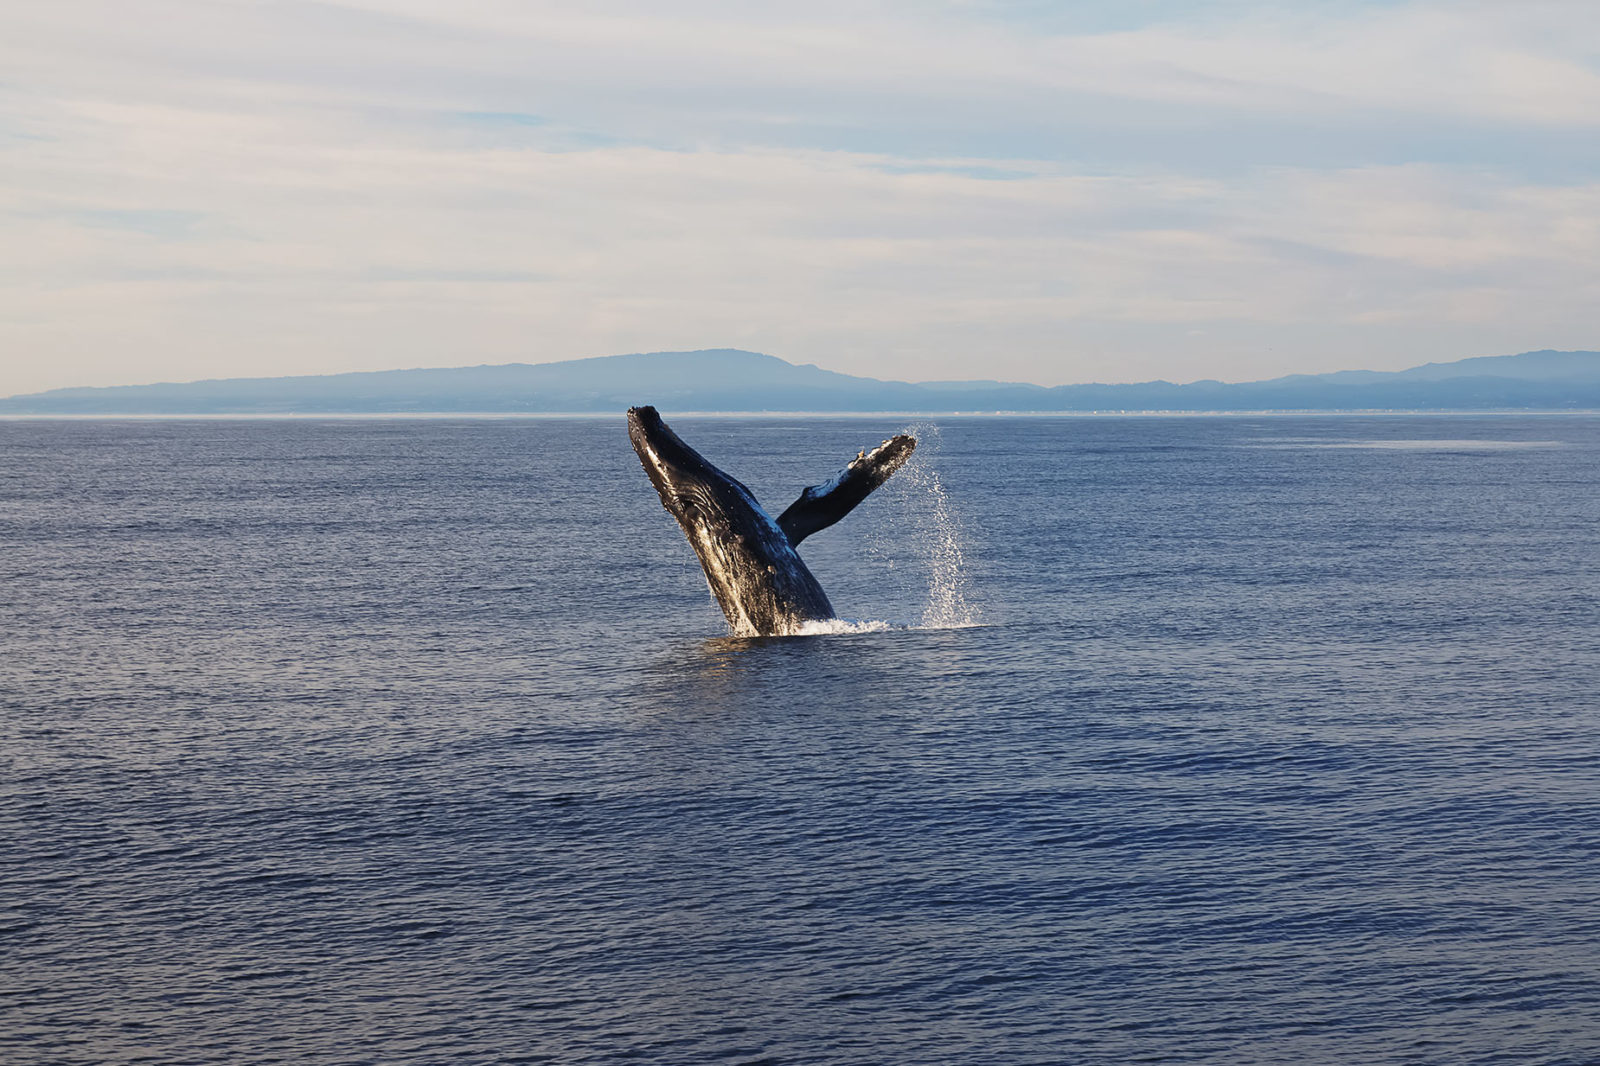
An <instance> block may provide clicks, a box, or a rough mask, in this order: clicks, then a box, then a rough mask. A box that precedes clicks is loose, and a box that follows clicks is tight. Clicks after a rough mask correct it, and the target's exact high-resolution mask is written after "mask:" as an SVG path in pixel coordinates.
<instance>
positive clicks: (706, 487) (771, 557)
mask: <svg viewBox="0 0 1600 1066" xmlns="http://www.w3.org/2000/svg"><path fill="white" fill-rule="evenodd" d="M628 438H629V439H630V440H631V441H632V442H633V450H634V451H635V452H637V453H638V454H639V462H640V463H641V464H643V466H644V472H645V473H646V474H648V475H649V477H650V483H651V484H652V485H654V486H655V487H656V492H657V493H658V494H659V495H660V496H661V506H663V507H665V508H666V509H667V512H668V513H669V514H671V515H672V517H673V518H676V519H677V520H678V524H679V525H680V526H682V527H683V533H684V536H686V537H688V538H689V543H690V544H691V545H693V546H694V550H695V554H696V555H698V556H699V557H700V565H701V567H703V568H704V569H705V572H706V584H707V585H709V586H711V595H712V596H714V597H715V598H716V601H717V605H718V606H720V607H721V608H722V613H723V614H724V615H726V616H727V618H728V626H729V628H731V629H732V630H733V633H734V635H735V636H740V637H770V636H788V635H791V634H794V633H798V632H800V629H801V627H802V626H804V625H805V623H807V622H813V621H826V620H827V619H830V618H833V617H834V613H833V605H832V604H830V603H829V602H828V597H827V594H826V593H824V592H823V591H822V586H821V585H819V584H817V579H816V578H815V577H813V576H811V571H810V570H808V569H806V564H805V563H803V562H801V561H800V556H799V554H798V553H797V552H796V551H795V548H796V547H798V546H799V544H800V542H801V541H802V540H804V539H805V538H807V537H809V536H810V535H811V534H813V533H816V532H817V531H819V530H823V529H826V528H828V527H829V526H831V525H833V524H834V523H835V522H837V521H839V519H841V518H843V517H844V516H845V515H847V514H849V513H850V512H851V511H852V510H854V509H855V506H856V505H857V504H858V503H860V502H861V501H862V500H864V499H866V498H867V496H868V495H870V494H871V493H872V490H873V489H876V488H877V487H878V486H879V485H882V484H883V483H884V482H885V481H887V480H889V475H891V474H893V473H894V472H895V471H896V470H898V469H900V467H901V465H903V464H904V463H905V461H906V460H907V459H909V458H911V452H912V450H913V449H915V448H916V446H917V442H916V440H915V439H913V438H912V437H909V436H906V435H904V434H902V435H900V436H898V437H891V438H889V439H888V440H886V441H884V442H883V443H882V444H880V445H878V446H877V447H876V448H873V449H872V450H871V451H862V452H859V453H857V455H856V457H855V458H854V459H852V460H851V461H850V462H849V463H848V464H847V465H846V466H845V468H844V469H843V470H841V471H839V473H838V474H837V475H835V476H834V477H833V479H832V480H830V481H828V482H826V483H824V484H821V485H813V486H811V487H810V488H808V489H806V490H805V491H803V492H802V493H800V498H799V499H798V500H796V501H794V503H792V504H790V505H789V507H788V509H787V510H785V511H784V512H783V513H782V514H781V515H779V516H778V517H777V519H776V520H774V519H773V518H772V517H771V516H770V515H768V514H767V512H766V511H765V510H763V509H762V507H761V504H760V503H758V502H757V501H756V497H755V494H754V493H752V492H751V491H750V490H749V489H747V488H745V487H744V485H743V484H741V483H740V482H739V481H738V480H737V479H735V478H733V477H731V476H729V475H728V474H726V473H724V472H723V471H721V470H719V469H717V468H716V467H715V466H713V465H712V464H711V463H709V462H707V461H706V460H705V458H704V457H703V456H701V455H700V453H699V452H697V451H695V450H694V449H693V448H691V447H689V446H688V445H687V444H685V443H684V442H683V440H682V439H681V438H680V437H679V436H678V435H677V434H676V433H674V432H672V430H671V429H670V428H668V426H667V424H666V423H665V422H663V421H662V420H661V416H660V415H659V414H657V413H656V409H655V408H654V407H632V408H629V409H628Z"/></svg>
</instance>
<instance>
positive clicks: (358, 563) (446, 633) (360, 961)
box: [0, 397, 1600, 1066]
mask: <svg viewBox="0 0 1600 1066" xmlns="http://www.w3.org/2000/svg"><path fill="white" fill-rule="evenodd" d="M649 399H650V398H649V397H644V398H642V400H645V401H648V400H649ZM663 413H664V414H665V415H666V417H667V419H668V421H669V422H671V423H672V425H673V426H674V428H675V429H676V430H677V431H678V432H679V433H680V434H681V435H682V436H683V437H684V438H685V439H686V440H688V441H689V443H691V444H692V445H694V446H695V447H697V448H698V449H700V450H701V451H702V452H703V453H704V454H705V455H706V456H707V457H708V458H710V459H711V460H712V461H714V462H716V463H718V464H719V465H721V466H722V467H723V468H724V469H726V470H728V471H729V472H730V473H732V474H734V475H735V476H736V477H739V478H740V479H741V480H743V481H744V482H745V483H746V484H748V485H749V486H750V487H751V488H752V489H753V490H754V491H755V493H756V495H757V496H758V497H759V498H761V499H762V500H763V502H764V503H765V504H766V505H767V508H768V510H769V511H771V512H772V513H774V514H776V513H777V512H778V511H780V510H781V509H782V508H783V507H784V506H785V505H786V504H788V503H789V502H790V501H791V500H792V499H793V498H794V497H795V496H796V495H797V494H798V491H799V489H800V488H801V487H802V486H804V485H808V484H813V483H816V482H819V481H822V480H824V479H826V478H827V477H828V476H830V475H831V474H833V473H834V472H835V471H836V470H837V469H838V468H839V467H840V466H841V465H842V464H843V462H844V461H845V460H846V459H848V458H849V457H850V456H852V455H854V454H855V453H856V451H857V450H858V449H860V448H862V447H864V446H871V445H874V444H876V443H877V442H878V441H880V440H882V439H883V438H885V437H887V436H889V435H890V434H891V433H894V432H898V431H901V430H904V429H907V428H910V430H911V431H912V432H914V433H916V434H917V435H918V437H919V438H920V439H921V441H922V446H921V447H920V448H919V450H918V454H917V457H916V458H915V459H914V460H913V462H912V464H911V465H909V466H908V467H907V468H906V469H904V470H903V471H901V473H900V474H898V475H896V477H895V478H894V479H893V480H892V481H891V482H890V483H889V484H888V485H887V486H885V487H884V488H883V489H882V490H881V491H880V492H879V493H878V494H877V495H876V496H874V497H873V498H871V499H869V500H868V501H867V502H866V503H864V504H863V505H862V506H861V507H860V508H859V509H858V510H857V511H856V512H855V513H854V514H853V515H851V516H850V517H849V518H848V519H846V520H845V521H844V522H842V523H841V524H840V525H838V526H835V527H833V528H832V529H829V530H826V531H824V532H822V533H819V534H817V535H816V536H815V537H813V538H811V539H810V540H808V541H807V542H806V543H805V544H804V546H803V548H802V552H801V553H802V555H803V556H804V557H805V558H806V560H807V562H808V563H809V565H810V566H811V568H812V570H813V571H814V572H815V573H816V575H817V577H818V579H819V580H820V582H821V584H822V586H823V588H824V589H826V590H827V592H828V594H829V597H830V599H831V600H832V602H833V604H834V607H835V608H836V609H837V610H838V611H839V612H840V614H841V615H842V616H843V618H844V619H845V621H843V622H840V623H838V624H835V625H832V626H828V627H824V628H826V629H828V630H829V631H828V632H822V633H819V634H817V635H813V636H802V637H791V638H782V639H751V640H736V639H732V638H729V637H728V636H726V635H725V634H726V629H725V626H724V623H723V620H722V617H721V615H720V613H719V612H718V611H717V609H716V607H715V605H714V603H713V602H712V600H711V598H710V596H709V595H708V593H707V589H706V585H705V581H704V579H703V577H702V575H701V573H700V570H699V567H698V564H697V562H696V560H695V557H694V555H693V553H692V551H691V550H690V548H689V546H688V544H687V543H686V542H685V540H684V538H683V536H682V534H681V533H680V531H679V530H678V527H677V526H676V524H675V523H674V522H673V520H672V519H671V517H670V516H668V515H667V514H666V512H665V511H663V510H662V508H661V506H660V503H659V501H658V500H657V499H656V497H655V493H654V492H653V490H652V489H651V487H650V484H649V483H648V481H647V480H646V479H645V476H644V474H643V472H642V471H641V470H640V468H639V465H638V462H637V460H636V459H635V457H634V455H633V453H632V451H631V450H630V448H629V445H628V440H627V435H626V431H625V427H624V423H623V419H622V417H621V415H620V413H619V414H618V415H617V416H616V417H615V418H607V419H486V420H428V419H395V420H381V419H367V420H343V421H341V420H277V421H274V420H231V421H230V420H205V421H162V420H149V421H93V420H89V421H0V604H3V609H0V645H3V657H0V739H3V747H0V1061H4V1062H5V1063H7V1064H13V1066H32V1064H44V1063H52V1064H55V1063H60V1064H102V1063H136V1062H148V1063H163V1064H181V1063H229V1064H265V1063H295V1064H305V1063H374V1064H394V1063H560V1064H590V1063H613V1062H629V1061H632V1062H643V1063H652V1064H655V1063H661V1064H678V1063H682V1064H700V1063H713V1062H726V1063H746V1064H756V1063H770V1064H780V1063H781V1064H856V1063H860V1064H930V1066H934V1064H939V1066H945V1064H952V1063H960V1064H968V1063H1004V1064H1047V1063H1049V1064H1054V1063H1096V1064H1097V1063H1107V1064H1112V1063H1114V1064H1127V1063H1141V1062H1148V1063H1216V1064H1228V1066H1238V1064H1247V1063H1295V1064H1314V1063H1330V1064H1332V1063H1338V1064H1351V1063H1361V1064H1386V1063H1429V1064H1433V1063H1438V1064H1451V1066H1460V1064H1472V1063H1502V1062H1516V1063H1519V1064H1529V1063H1541V1064H1572V1066H1579V1064H1594V1063H1597V1062H1600V695H1597V694H1600V492H1597V490H1596V488H1597V487H1596V480H1597V473H1600V418H1597V417H1592V416H1581V415H1574V416H1522V417H1514V416H1489V415H1484V416H1425V417H1424V416H1400V415H1385V416H1328V417H1294V416H1226V417H1126V418H1122V417H1080V418H1049V417H1041V418H998V417H997V418H944V419H927V420H923V421H921V422H915V423H913V422H908V421H907V420H906V419H904V418H894V417H882V418H870V417H862V418H841V419H832V418H790V417H783V418H777V417H774V418H679V417H674V416H673V414H672V412H671V411H670V410H667V411H664V412H663Z"/></svg>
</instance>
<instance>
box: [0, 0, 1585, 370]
mask: <svg viewBox="0 0 1600 1066" xmlns="http://www.w3.org/2000/svg"><path fill="white" fill-rule="evenodd" d="M1597 308H1600V4H1596V3H1594V2H1593V0H1550V2H1546V0H1517V2H1515V3H1509V2H1505V0H1495V2H1490V3H1478V2H1474V0H1455V2H1448V3H1438V2H1418V3H1406V2H1376V0H1373V2H1362V0H1339V2H1337V3H1334V2H1321V0H1303V2H1298V3H1282V2H1279V3H1257V2H1249V0H1209V2H1208V0H1190V2H1183V3H1178V2H1168V0H1114V2H1113V0H1081V2H1075V3H1066V2H1060V3H1047V2H1043V0H1016V2H1008V0H965V2H963V0H945V2H938V0H918V2H893V0H885V2H875V0H851V2H849V3H836V2H834V0H808V2H806V3H803V4H800V3H786V2H769V3H762V4H753V3H748V2H743V3H723V2H717V0H676V2H674V3H672V4H662V3H659V2H655V3H643V2H638V3H633V2H612V0H592V2H585V3H581V4H575V3H564V4H547V3H541V2H538V0H323V2H309V0H204V2H202V0H141V2H140V3H138V4H130V3H127V2H126V0H50V2H49V3H14V4H7V5H5V8H4V10H3V11H0V395H9V394H15V393H24V392H32V391H37V390H42V389H47V388H54V387H60V386H71V385H113V384H134V383H144V382H155V381H188V380H195V379H201V378H218V377H244V376H275V375H282V374H313V373H333V372H341V371H349V370H376V369H390V368H398V367H415V366H465V365H477V364H483V363H506V362H549V361H554V360H560V359H572V358H581V357H584V356H594V355H609V354H616V353H622V352H635V351H655V350H672V349H687V348H712V347H739V348H749V349H753V350H756V351H761V352H766V353H769V354H772V355H777V356H780V357H782V358H785V359H788V360H789V361H791V362H795V363H815V364H817V365H818V366H822V367H824V368H827V369H830V370H838V371H842V372H845V373H853V374H863V375H867V376H871V377H878V378H888V379H899V380H913V381H921V380H947V379H972V378H982V379H1001V380H1014V381H1033V382H1038V383H1040V384H1046V385H1054V384H1065V383H1075V382H1087V381H1105V382H1116V381H1143V380H1150V379H1155V378H1164V379H1166V380H1171V381H1192V380H1196V379H1200V378H1217V379H1221V380H1227V381H1241V380H1252V379H1257V378H1264V377H1274V376H1278V375H1281V374H1287V373H1315V372H1322V371H1330V370H1339V369H1347V368H1366V369H1377V370H1392V369H1401V368H1404V367H1407V366H1412V365H1416V364H1418V363H1423V362H1429V361H1442V360H1452V359H1459V358H1465V357H1469V356H1476V355H1495V354H1507V353H1511V352H1518V351H1524V350H1528V349H1535V348H1588V349H1595V348H1600V313H1597V310H1596V309H1597Z"/></svg>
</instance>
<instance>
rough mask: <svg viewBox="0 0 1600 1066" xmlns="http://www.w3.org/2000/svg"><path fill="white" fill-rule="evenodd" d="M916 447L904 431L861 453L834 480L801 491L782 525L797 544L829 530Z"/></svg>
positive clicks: (781, 519)
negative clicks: (819, 531)
mask: <svg viewBox="0 0 1600 1066" xmlns="http://www.w3.org/2000/svg"><path fill="white" fill-rule="evenodd" d="M916 447H917V442H916V439H915V438H913V437H909V436H906V435H905V434H903V433H902V434H901V435H900V436H898V437H891V438H889V439H888V440H886V441H884V442H883V443H882V444H880V445H878V446H877V447H876V448H874V449H872V450H871V451H870V452H867V451H863V452H859V453H857V455H856V457H855V458H854V459H852V460H850V463H849V465H848V466H846V467H845V468H844V469H843V470H841V471H839V473H838V474H836V475H834V478H833V480H832V481H829V482H827V483H826V484H823V485H813V486H811V487H810V488H808V489H806V490H805V491H804V492H802V493H800V498H799V499H798V500H796V501H794V503H791V504H790V505H789V509H788V510H786V511H784V512H783V514H781V515H779V516H778V528H780V529H782V530H783V532H784V535H785V536H787V537H788V538H789V543H790V544H793V545H798V544H799V543H800V542H801V541H802V540H805V539H806V538H807V537H809V536H811V534H813V533H815V532H817V531H818V530H819V529H827V528H828V527H829V526H831V525H833V524H834V523H835V522H837V521H839V519H841V518H843V517H844V516H845V515H847V514H849V513H850V512H851V511H853V510H855V507H856V504H858V503H860V502H861V501H862V500H864V499H866V498H867V497H868V496H870V495H871V494H872V490H873V489H875V488H877V487H878V486H879V485H882V484H883V483H884V482H885V481H888V480H889V475H890V474H893V473H894V472H895V471H896V470H899V469H900V467H901V466H903V465H904V464H905V461H906V460H907V459H909V458H911V453H912V451H914V450H915V449H916Z"/></svg>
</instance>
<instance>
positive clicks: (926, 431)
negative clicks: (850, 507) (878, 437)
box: [879, 422, 979, 629]
mask: <svg viewBox="0 0 1600 1066" xmlns="http://www.w3.org/2000/svg"><path fill="white" fill-rule="evenodd" d="M903 432H906V433H909V434H911V435H912V436H914V437H916V438H917V450H916V453H915V454H913V455H912V457H911V460H910V461H909V462H908V463H906V465H905V466H904V467H902V468H901V469H900V470H899V471H898V472H897V473H896V474H895V476H894V477H893V478H892V479H891V480H890V482H889V484H890V485H891V486H893V487H894V491H893V492H892V493H891V497H890V498H891V500H892V501H893V502H894V503H896V504H897V506H896V508H895V510H896V511H897V512H898V514H897V515H896V516H895V520H894V523H893V525H894V529H893V531H892V533H891V534H890V536H891V537H892V539H893V540H894V541H895V542H896V544H897V546H899V549H900V550H899V552H898V553H897V554H903V555H905V556H907V558H906V561H907V562H908V564H909V565H911V566H914V567H917V568H918V569H925V570H926V572H927V582H928V591H927V605H926V607H925V608H924V609H923V612H922V618H921V620H920V623H919V624H918V628H921V629H957V628H963V627H966V626H975V625H978V624H979V617H978V612H977V610H976V609H975V608H974V607H973V606H972V604H971V602H970V600H969V595H970V592H971V582H970V580H969V578H968V575H967V559H966V552H967V534H966V530H965V527H964V524H963V522H962V519H961V516H960V513H959V512H958V510H957V508H956V506H955V504H954V503H952V501H951V499H950V494H949V493H948V492H946V491H945V487H944V482H943V480H942V479H941V478H940V477H939V470H938V459H939V452H940V450H941V445H942V444H943V440H942V438H941V436H940V433H939V427H938V426H937V425H935V424H933V423H931V422H922V423H915V424H913V425H910V426H908V427H906V428H905V430H903ZM884 546H885V545H883V544H882V543H880V546H879V550H880V551H883V549H884ZM885 554H887V552H885ZM890 566H891V567H892V566H893V562H892V561H891V562H890Z"/></svg>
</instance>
